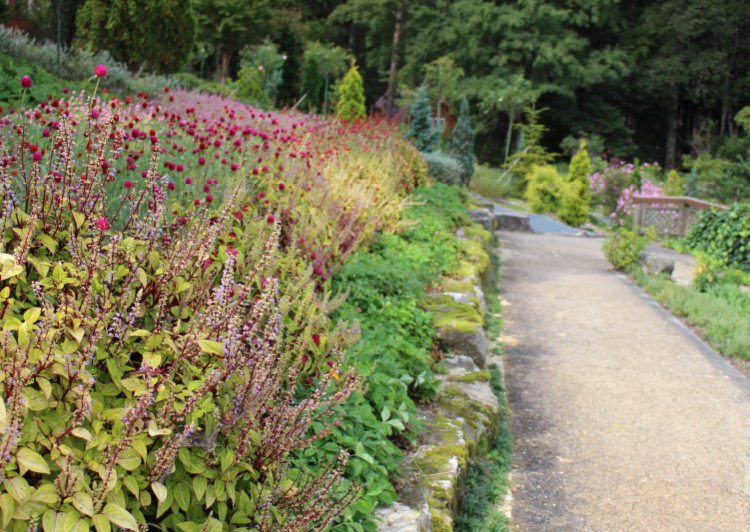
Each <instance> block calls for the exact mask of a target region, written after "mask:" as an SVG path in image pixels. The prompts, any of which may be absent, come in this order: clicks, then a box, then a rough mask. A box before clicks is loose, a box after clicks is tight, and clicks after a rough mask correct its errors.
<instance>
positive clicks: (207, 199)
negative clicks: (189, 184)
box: [206, 194, 214, 203]
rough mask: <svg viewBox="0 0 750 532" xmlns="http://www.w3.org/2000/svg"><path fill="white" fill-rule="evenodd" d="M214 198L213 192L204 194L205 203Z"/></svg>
mask: <svg viewBox="0 0 750 532" xmlns="http://www.w3.org/2000/svg"><path fill="white" fill-rule="evenodd" d="M213 200H214V196H213V194H208V195H207V196H206V203H211V202H212V201H213Z"/></svg>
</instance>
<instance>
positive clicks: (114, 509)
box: [102, 503, 138, 532]
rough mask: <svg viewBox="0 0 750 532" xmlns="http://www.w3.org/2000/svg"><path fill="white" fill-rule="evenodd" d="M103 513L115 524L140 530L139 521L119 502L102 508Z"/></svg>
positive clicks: (136, 530) (135, 530)
mask: <svg viewBox="0 0 750 532" xmlns="http://www.w3.org/2000/svg"><path fill="white" fill-rule="evenodd" d="M102 515H106V516H107V518H108V519H109V521H110V522H111V523H112V524H113V525H115V526H119V527H120V528H126V529H128V530H133V531H134V532H138V523H137V522H136V520H135V517H133V516H132V514H131V513H130V512H128V511H127V510H126V509H125V508H123V507H122V506H120V505H118V504H114V503H109V504H107V505H106V506H105V507H104V509H103V510H102Z"/></svg>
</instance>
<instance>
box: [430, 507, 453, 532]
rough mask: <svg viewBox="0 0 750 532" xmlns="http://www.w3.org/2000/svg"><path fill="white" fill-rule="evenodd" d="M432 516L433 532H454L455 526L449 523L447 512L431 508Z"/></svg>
mask: <svg viewBox="0 0 750 532" xmlns="http://www.w3.org/2000/svg"><path fill="white" fill-rule="evenodd" d="M430 515H431V517H432V519H431V524H432V532H453V527H452V526H451V525H450V524H449V523H448V519H447V516H446V514H445V512H441V511H440V510H430Z"/></svg>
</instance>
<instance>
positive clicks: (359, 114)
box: [336, 59, 367, 120]
mask: <svg viewBox="0 0 750 532" xmlns="http://www.w3.org/2000/svg"><path fill="white" fill-rule="evenodd" d="M365 114H367V111H366V110H365V93H364V87H363V86H362V76H360V74H359V69H358V68H357V62H356V61H355V60H354V59H352V63H351V67H350V68H349V72H347V73H346V75H345V76H344V79H342V80H341V85H340V86H339V103H338V105H337V106H336V116H338V117H339V118H342V119H343V120H356V119H358V118H364V116H365Z"/></svg>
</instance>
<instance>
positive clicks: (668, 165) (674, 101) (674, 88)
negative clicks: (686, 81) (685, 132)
mask: <svg viewBox="0 0 750 532" xmlns="http://www.w3.org/2000/svg"><path fill="white" fill-rule="evenodd" d="M679 119H680V86H679V85H678V84H677V82H672V85H671V86H670V90H669V114H668V115H667V152H666V154H665V157H664V169H665V170H666V171H670V170H673V169H674V167H675V165H676V164H677V126H678V122H679Z"/></svg>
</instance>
